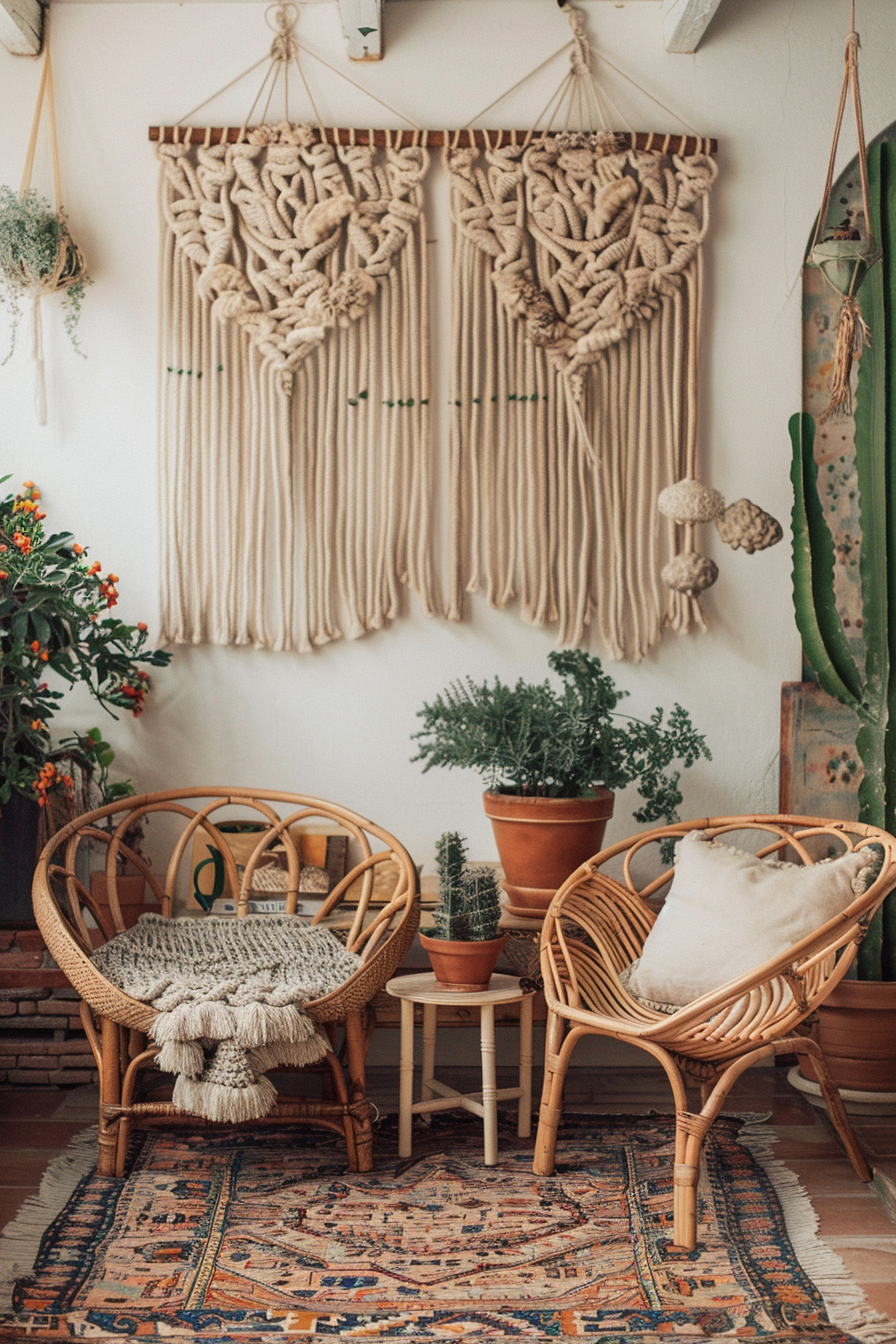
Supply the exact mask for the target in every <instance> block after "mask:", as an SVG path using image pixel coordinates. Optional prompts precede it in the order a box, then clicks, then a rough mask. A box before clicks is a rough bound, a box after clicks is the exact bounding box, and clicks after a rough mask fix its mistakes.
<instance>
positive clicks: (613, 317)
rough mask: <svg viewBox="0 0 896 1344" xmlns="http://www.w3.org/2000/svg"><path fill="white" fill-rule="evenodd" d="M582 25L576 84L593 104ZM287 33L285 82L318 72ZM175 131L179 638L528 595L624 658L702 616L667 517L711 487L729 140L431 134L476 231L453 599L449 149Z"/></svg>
mask: <svg viewBox="0 0 896 1344" xmlns="http://www.w3.org/2000/svg"><path fill="white" fill-rule="evenodd" d="M571 17H572V19H573V28H574V34H575V36H574V42H573V62H572V70H571V72H570V75H569V76H567V83H569V87H570V89H572V88H573V87H574V85H575V81H576V80H582V79H587V81H588V90H587V96H588V97H591V98H593V97H594V93H593V91H592V85H591V76H590V73H589V72H588V62H587V54H588V48H587V43H586V42H585V38H584V33H583V29H582V23H581V18H580V16H579V15H578V14H577V13H576V12H575V11H571ZM277 20H278V26H279V28H280V32H279V35H278V38H277V39H276V40H275V44H274V48H273V49H272V55H271V68H272V69H273V70H274V77H275V78H276V71H277V68H278V66H279V67H283V69H284V70H285V69H286V68H288V62H289V61H293V60H294V61H296V62H297V61H298V48H297V46H296V44H295V42H294V39H293V37H292V35H291V20H290V15H289V8H288V7H281V9H279V10H278V11H277ZM299 69H300V73H301V67H299ZM266 77H267V76H266ZM303 78H304V77H303ZM570 81H571V82H570ZM562 87H563V86H561V88H562ZM568 96H569V97H570V99H571V97H572V93H571V92H570V93H569V95H568ZM155 134H156V136H157V138H158V139H159V140H160V141H161V143H160V144H159V147H158V149H159V155H160V158H161V163H162V215H163V262H162V336H163V371H162V380H163V381H162V398H161V440H162V442H161V453H162V516H163V621H164V627H165V634H166V635H167V637H168V639H170V640H172V641H174V642H181V643H199V642H212V643H221V644H231V643H237V644H247V643H251V644H255V645H258V646H262V647H267V648H274V649H301V650H307V649H310V648H312V647H314V646H315V645H319V644H323V643H325V642H327V641H329V640H332V639H336V638H339V637H340V636H350V637H353V636H357V635H360V634H363V633H365V632H366V631H370V630H375V629H379V628H380V627H381V626H383V625H384V624H386V623H387V622H389V621H390V620H391V619H392V618H394V617H395V616H397V615H398V614H399V613H400V610H401V606H402V600H403V590H405V589H410V590H411V591H412V592H413V593H415V594H416V595H417V597H418V598H419V600H420V602H421V603H422V605H423V607H424V609H425V610H426V611H427V612H429V613H433V614H443V615H447V616H449V617H451V618H454V619H459V618H460V617H461V615H462V607H463V594H464V592H465V591H477V592H482V593H484V594H485V595H486V596H487V598H488V600H489V601H490V602H491V603H492V604H493V605H494V606H496V607H504V606H507V605H508V604H510V603H512V602H514V601H518V603H519V608H520V613H521V615H522V616H523V617H524V618H525V619H526V620H528V621H530V622H532V623H534V624H538V625H555V626H556V627H557V629H558V633H559V638H560V641H561V642H562V643H564V644H579V643H582V642H584V641H585V640H587V639H588V638H589V637H590V634H591V632H592V631H594V632H596V633H597V634H599V636H600V637H601V639H602V641H603V642H604V644H605V645H606V648H607V651H608V652H609V653H610V654H611V655H612V656H613V657H615V658H629V659H635V660H637V659H639V658H641V657H643V656H644V654H645V653H646V652H647V650H648V649H649V648H650V647H651V645H653V644H655V643H656V642H657V641H658V640H659V638H660V636H661V632H662V628H663V626H664V625H670V626H671V627H672V628H673V629H676V630H678V631H681V632H685V631H687V630H689V629H692V628H693V627H694V626H697V625H702V617H701V616H700V612H699V605H698V595H699V591H700V588H701V587H705V586H706V582H705V580H706V569H705V567H703V566H702V559H703V558H702V557H698V556H695V555H694V554H693V552H694V543H693V527H692V526H690V525H687V526H684V527H682V526H680V525H679V524H678V523H676V522H675V521H674V520H673V519H668V518H663V517H662V516H661V515H660V514H659V513H658V511H657V503H658V500H659V496H660V493H661V492H662V491H663V489H664V488H666V487H668V486H670V485H672V484H673V483H674V482H676V481H678V480H679V479H680V478H682V477H685V478H693V477H695V476H696V444H697V437H696V434H697V430H696V412H697V360H698V340H699V313H700V300H701V285H702V259H701V247H702V243H703V240H704V238H705V235H706V230H707V226H708V219H709V213H708V201H709V193H710V190H711V188H712V184H713V180H714V177H715V172H716V170H715V164H714V162H713V159H712V158H711V156H710V154H709V152H708V150H709V142H708V141H701V140H700V139H699V138H698V137H690V139H689V140H686V138H685V137H681V136H674V137H670V136H665V137H662V136H658V137H653V136H647V137H645V136H635V135H634V134H624V135H616V134H612V133H606V132H597V133H582V132H562V133H559V134H554V133H545V132H539V133H537V134H534V133H531V132H530V133H529V134H528V135H526V136H523V135H522V134H512V135H510V134H507V133H503V134H502V133H493V134H491V135H489V134H488V133H483V132H477V133H474V132H464V133H453V134H452V133H450V132H445V133H443V134H441V135H436V134H432V133H431V134H430V135H429V137H428V142H429V145H430V146H432V145H433V143H438V142H441V143H443V144H444V145H445V163H446V166H447V169H448V172H449V174H450V179H451V199H452V224H453V230H454V239H453V257H454V262H453V289H452V296H451V301H452V314H453V340H452V355H451V360H452V365H451V388H450V401H451V430H450V470H449V471H448V473H447V476H448V479H449V491H450V518H451V557H450V574H449V576H448V582H447V584H446V589H447V601H446V603H445V605H444V608H443V604H442V601H441V600H440V597H439V585H438V584H437V582H436V574H437V570H438V568H439V564H438V557H437V554H436V528H435V525H434V521H433V519H434V510H435V509H437V507H438V503H439V501H438V500H437V499H436V498H435V491H436V477H437V473H436V470H435V465H434V461H433V456H432V450H431V435H430V423H429V415H430V385H429V350H428V302H429V300H428V283H427V271H426V229H425V224H424V215H423V204H422V203H423V179H424V175H425V173H426V171H427V167H428V164H429V152H428V148H427V136H426V135H425V134H421V133H419V132H414V133H404V134H402V135H399V134H398V133H393V134H392V135H390V134H388V133H385V134H380V133H377V134H376V135H373V134H364V135H362V134H361V133H358V134H357V135H356V134H355V133H354V132H345V131H334V130H331V129H330V130H328V129H325V128H323V127H321V126H318V127H317V128H316V129H311V128H309V127H306V126H293V125H290V124H289V123H288V122H285V123H282V124H280V125H279V126H276V127H275V126H271V125H267V124H263V125H260V126H256V127H255V128H253V129H249V130H247V129H246V127H243V128H241V129H240V130H239V131H238V132H228V131H227V130H226V129H225V130H216V131H214V132H213V131H211V130H204V131H196V130H193V131H186V132H184V131H182V130H172V129H171V128H161V129H159V130H156V132H155ZM362 140H363V141H364V143H361V141H362ZM377 140H378V141H379V142H380V143H379V144H377V143H376V141H377ZM682 521H685V520H682ZM687 521H688V523H690V522H692V521H693V519H689V520H687ZM735 544H736V543H735ZM676 554H678V559H677V561H675V564H677V565H678V569H677V570H676V569H675V564H673V566H672V569H670V568H669V563H670V561H673V560H674V558H675V557H676ZM710 563H711V562H708V561H707V562H706V564H710ZM682 565H683V569H682ZM664 569H665V571H666V573H665V578H666V580H668V581H669V582H671V583H673V584H674V587H672V588H671V589H670V587H668V586H667V583H666V582H664ZM682 573H684V575H685V577H684V578H682V577H681V575H682ZM676 575H677V576H678V577H677V579H676V577H675V576H676ZM701 575H702V577H701ZM709 581H711V578H710V580H709Z"/></svg>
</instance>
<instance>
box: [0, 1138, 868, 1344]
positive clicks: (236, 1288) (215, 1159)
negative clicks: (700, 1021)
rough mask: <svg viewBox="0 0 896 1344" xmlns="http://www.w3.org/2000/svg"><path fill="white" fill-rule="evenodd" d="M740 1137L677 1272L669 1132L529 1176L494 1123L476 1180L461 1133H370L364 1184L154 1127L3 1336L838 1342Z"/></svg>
mask: <svg viewBox="0 0 896 1344" xmlns="http://www.w3.org/2000/svg"><path fill="white" fill-rule="evenodd" d="M739 1128H740V1123H739V1122H738V1121H736V1120H733V1119H722V1120H719V1121H717V1123H716V1125H715V1126H714V1129H713V1131H712V1133H711V1135H710V1137H709V1139H708V1141H707V1152H706V1164H705V1166H706V1170H705V1173H704V1178H703V1179H702V1181H701V1202H700V1210H699V1243H698V1246H697V1249H696V1250H695V1251H694V1252H692V1253H691V1254H681V1253H675V1252H673V1251H671V1250H670V1240H671V1218H670V1209H671V1203H672V1190H671V1171H672V1133H673V1125H672V1121H671V1119H670V1118H669V1117H667V1116H647V1117H644V1116H639V1117H621V1116H589V1117H579V1118H578V1119H576V1120H573V1121H571V1122H569V1123H567V1124H566V1125H565V1126H564V1127H563V1129H562V1130H561V1135H560V1142H559V1144H558V1165H557V1170H556V1173H555V1175H554V1176H552V1177H548V1178H543V1177H535V1176H533V1175H532V1170H531V1162H532V1151H531V1150H532V1144H531V1141H527V1140H519V1139H517V1138H516V1137H515V1135H514V1134H513V1131H512V1130H511V1129H510V1128H506V1129H504V1130H503V1131H502V1133H501V1136H500V1164H499V1166H497V1167H495V1168H491V1169H487V1168H485V1167H483V1165H482V1138H481V1129H480V1127H479V1125H478V1124H476V1123H474V1122H472V1121H470V1122H467V1121H466V1119H465V1118H463V1119H460V1120H454V1119H448V1118H446V1117H440V1116H436V1117H435V1118H434V1121H433V1124H432V1126H431V1127H430V1128H429V1129H425V1128H423V1127H421V1128H420V1129H419V1130H418V1131H417V1133H415V1138H414V1156H413V1158H412V1159H408V1160H399V1159H398V1158H397V1156H396V1150H397V1142H396V1126H395V1124H394V1122H393V1121H387V1122H386V1123H385V1124H384V1125H383V1126H382V1128H381V1130H380V1133H379V1135H378V1140H377V1157H378V1165H377V1169H376V1171H374V1172H372V1173H369V1174H366V1175H352V1174H347V1173H346V1171H345V1165H344V1150H341V1149H340V1145H339V1144H338V1143H337V1141H336V1140H335V1138H333V1139H332V1140H331V1138H330V1137H329V1136H323V1135H322V1133H321V1132H320V1131H314V1130H309V1129H299V1128H295V1129H288V1130H287V1129H284V1130H278V1129H274V1128H268V1129H260V1130H257V1131H255V1132H252V1131H248V1132H246V1131H234V1130H221V1129H212V1130H207V1131H202V1132H197V1131H179V1132H178V1131H174V1132H164V1133H162V1132H151V1133H149V1134H147V1135H146V1136H145V1137H144V1138H143V1139H142V1140H141V1141H139V1146H138V1147H137V1150H136V1153H135V1157H134V1162H133V1167H132V1170H131V1175H130V1176H129V1177H128V1178H127V1179H126V1180H124V1181H117V1180H114V1179H111V1178H103V1177H99V1176H96V1175H90V1176H87V1177H85V1178H84V1179H83V1180H82V1181H81V1182H80V1184H79V1185H78V1187H77V1189H76V1190H75V1192H74V1195H73V1196H72V1198H71V1199H70V1200H69V1203H68V1205H67V1206H66V1208H65V1209H64V1210H63V1212H62V1213H61V1214H60V1215H59V1217H57V1219H56V1221H55V1222H54V1223H53V1224H52V1225H51V1226H50V1227H49V1228H48V1229H47V1231H46V1232H45V1234H44V1236H43V1240H42V1242H41V1247H40V1251H39V1254H38V1256H37V1260H36V1262H35V1266H34V1271H33V1274H32V1275H30V1276H28V1277H26V1278H25V1279H21V1280H20V1281H19V1283H18V1285H17V1287H16V1289H15V1292H14V1295H13V1307H14V1313H13V1314H7V1315H6V1316H4V1317H3V1318H2V1322H0V1338H3V1339H5V1340H15V1341H17V1344H18V1341H22V1340H25V1339H27V1340H36V1341H42V1342H43V1344H46V1342H47V1341H61V1340H68V1341H70V1340H73V1339H79V1340H80V1339H85V1340H86V1339H89V1340H104V1341H111V1340H122V1339H136V1340H139V1341H141V1342H142V1344H149V1342H150V1341H158V1344H162V1341H164V1342H165V1344H179V1342H182V1341H197V1344H198V1342H200V1341H201V1342H202V1344H211V1342H213V1344H276V1341H278V1340H283V1341H284V1344H285V1341H286V1340H294V1341H309V1340H319V1341H323V1340H332V1339H334V1338H335V1339H340V1340H364V1341H373V1340H376V1341H414V1342H416V1341H429V1340H443V1341H444V1340H466V1339H470V1338H473V1339H506V1340H526V1339H579V1338H582V1337H592V1338H597V1339H599V1340H600V1341H602V1344H623V1341H624V1344H669V1341H670V1339H679V1338H683V1339H685V1340H686V1341H692V1340H699V1339H704V1338H716V1337H719V1336H722V1337H729V1338H732V1337H733V1338H735V1339H738V1340H744V1339H746V1340H774V1341H776V1342H780V1344H791V1342H792V1344H807V1341H812V1342H813V1344H846V1342H847V1341H850V1340H851V1339H853V1336H851V1335H849V1334H847V1333H844V1331H843V1330H842V1329H840V1328H838V1327H836V1326H834V1325H832V1324H830V1322H829V1320H828V1317H827V1315H826V1314H825V1308H824V1303H823V1301H822V1298H821V1295H820V1293H819V1290H818V1289H817V1287H816V1286H815V1285H814V1284H813V1283H812V1282H811V1280H810V1279H809V1278H808V1277H807V1276H806V1274H805V1272H804V1271H803V1269H802V1268H801V1267H800V1264H799V1262H798V1261H797V1259H796V1256H795V1253H794V1250H793V1247H792V1245H791V1243H790V1241H789V1240H788V1236H787V1233H786V1231H785V1226H784V1218H783V1214H782V1211H781V1206H780V1204H779V1202H778V1199H777V1197H776V1194H775V1191H774V1189H773V1186H772V1183H771V1181H770V1179H769V1177H768V1175H767V1174H766V1172H765V1171H764V1170H763V1167H762V1166H761V1165H760V1164H759V1163H758V1162H757V1161H756V1160H755V1158H754V1156H753V1155H752V1153H751V1152H750V1151H749V1148H748V1147H745V1146H743V1145H742V1144H741V1143H739V1142H738V1141H737V1134H738V1130H739ZM755 1132H756V1131H755V1130H754V1133H755ZM751 1142H752V1144H753V1146H755V1145H756V1139H755V1138H754V1139H753V1140H752V1141H751ZM862 1334H863V1336H864V1337H866V1338H874V1335H873V1334H865V1332H864V1331H863V1332H862ZM884 1337H885V1336H883V1335H881V1336H878V1338H884Z"/></svg>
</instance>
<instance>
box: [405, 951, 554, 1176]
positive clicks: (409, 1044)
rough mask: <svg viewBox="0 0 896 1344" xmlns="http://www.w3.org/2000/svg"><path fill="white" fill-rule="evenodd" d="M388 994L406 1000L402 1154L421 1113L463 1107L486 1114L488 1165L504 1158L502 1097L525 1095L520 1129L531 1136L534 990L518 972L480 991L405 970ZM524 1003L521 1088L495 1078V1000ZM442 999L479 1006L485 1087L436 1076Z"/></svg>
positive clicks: (522, 1134) (521, 1099) (494, 979)
mask: <svg viewBox="0 0 896 1344" xmlns="http://www.w3.org/2000/svg"><path fill="white" fill-rule="evenodd" d="M386 993H387V994H391V995H392V996H393V998H396V999H400V1001H401V1075H400V1091H399V1102H398V1153H399V1156H400V1157H410V1156H411V1150H412V1138H411V1127H412V1124H413V1117H414V1116H415V1115H425V1114H428V1113H429V1112H431V1111H449V1110H452V1109H454V1108H455V1107H462V1108H463V1109H464V1110H465V1111H471V1112H472V1113H473V1115H479V1116H481V1117H482V1122H483V1134H484V1149H485V1165H486V1166H487V1167H494V1166H497V1162H498V1102H499V1101H509V1100H511V1099H513V1098H515V1097H518V1098H519V1112H518V1115H519V1119H518V1123H517V1133H518V1134H519V1135H520V1137H521V1138H528V1137H529V1135H530V1133H531V1132H532V999H533V997H534V991H533V990H524V989H522V988H521V986H520V981H519V980H518V979H517V977H516V976H515V975H493V976H492V978H491V981H490V983H489V987H488V989H484V990H480V991H478V992H477V993H474V994H462V993H457V992H455V991H453V990H450V989H440V988H439V987H438V983H437V981H436V977H435V976H434V975H432V974H431V973H429V972H427V973H426V974H423V975H399V976H396V977H395V979H394V980H390V981H389V983H388V984H387V985H386ZM517 1001H519V1005H520V1058H519V1070H520V1075H519V1076H520V1081H519V1087H502V1088H498V1087H497V1084H496V1077H495V1004H496V1003H516V1002H517ZM415 1003H419V1004H422V1005H423V1078H422V1081H421V1086H420V1100H419V1101H418V1102H415V1101H414V1004H415ZM440 1004H451V1005H453V1006H455V1007H460V1006H463V1007H465V1008H476V1007H478V1009H479V1041H480V1050H481V1054H482V1091H481V1092H467V1093H464V1092H458V1091H457V1090H456V1089H455V1088H453V1087H449V1086H448V1085H447V1084H446V1083H440V1082H439V1081H438V1080H437V1079H436V1078H434V1077H433V1070H434V1065H435V1052H436V1026H437V1015H438V1011H439V1005H440Z"/></svg>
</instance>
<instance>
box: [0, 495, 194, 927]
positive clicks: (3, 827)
mask: <svg viewBox="0 0 896 1344" xmlns="http://www.w3.org/2000/svg"><path fill="white" fill-rule="evenodd" d="M8 479H9V477H3V478H0V484H3V482H4V481H6V480H8ZM44 517H45V514H44V513H43V512H42V510H41V509H40V491H39V490H38V489H37V487H36V486H35V485H34V482H33V481H26V482H25V485H24V487H23V489H22V491H21V493H19V494H17V495H12V494H9V495H7V496H6V497H5V498H2V499H0V874H2V875H3V882H2V884H0V892H2V899H0V922H2V923H17V924H21V923H22V922H30V921H31V920H32V918H33V916H32V911H31V875H32V873H33V871H34V864H35V860H36V857H37V851H38V848H39V844H40V843H41V842H42V841H43V840H45V839H46V838H48V837H49V835H50V834H51V833H52V832H53V830H55V829H56V828H57V826H58V825H59V824H61V823H63V822H64V821H65V820H66V819H67V818H68V816H69V815H73V814H74V813H75V812H77V811H80V810H83V806H84V805H85V804H84V799H83V797H82V796H81V791H82V786H83V784H84V780H85V779H87V780H88V781H89V779H90V778H91V777H92V775H93V767H92V765H91V763H90V761H89V760H88V761H87V767H88V768H87V769H86V771H83V770H82V771H81V772H78V771H72V770H71V769H70V765H71V753H70V748H62V749H61V750H60V749H54V747H53V743H52V740H51V736H50V729H49V723H50V721H51V720H52V719H53V717H54V716H55V715H56V713H57V712H58V710H59V707H60V703H61V702H62V701H63V699H64V698H65V693H64V690H60V689H57V687H58V686H60V685H61V686H63V687H65V686H66V684H67V685H69V686H71V685H74V684H76V683H78V682H80V683H83V684H84V685H86V686H87V688H88V689H89V691H90V692H91V694H92V695H93V697H94V698H95V699H96V700H97V701H98V702H99V703H100V704H101V705H102V706H103V707H104V708H105V709H107V710H108V711H109V713H112V714H113V717H114V710H115V709H129V710H131V712H132V713H133V714H134V715H139V714H140V713H141V712H142V710H143V706H144V701H145V699H146V696H147V694H148V693H149V690H150V687H151V682H150V677H149V673H148V672H147V671H146V670H145V668H146V667H147V666H149V667H164V666H165V664H166V663H167V662H168V661H169V659H170V656H171V655H170V654H168V653H165V652H164V651H162V650H160V649H150V648H147V628H146V626H145V625H144V623H143V622H142V621H141V622H139V623H138V624H137V625H127V624H126V623H125V622H124V621H121V620H119V619H118V618H117V617H116V616H114V615H112V609H113V608H114V607H115V606H116V605H117V602H118V588H117V586H116V585H117V583H118V576H117V575H116V574H112V573H106V574H103V571H102V567H101V565H100V564H99V561H93V562H91V561H90V560H89V559H88V554H87V551H86V549H85V547H83V546H81V545H80V544H79V543H78V542H76V541H75V539H74V537H73V536H72V535H71V533H68V532H57V533H51V534H50V535H47V533H46V532H45V529H44V523H43V520H44ZM51 675H52V682H53V684H51V681H50V680H48V679H47V678H48V676H51ZM100 740H102V739H100ZM76 776H77V778H76ZM87 805H88V806H89V803H88V804H87ZM41 833H42V834H41Z"/></svg>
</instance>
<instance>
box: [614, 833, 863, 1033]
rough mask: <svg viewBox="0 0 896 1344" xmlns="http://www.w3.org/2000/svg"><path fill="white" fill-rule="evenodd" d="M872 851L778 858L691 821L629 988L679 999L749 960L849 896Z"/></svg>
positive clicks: (785, 943)
mask: <svg viewBox="0 0 896 1344" xmlns="http://www.w3.org/2000/svg"><path fill="white" fill-rule="evenodd" d="M875 858H876V856H875V854H874V853H873V851H871V850H869V849H862V850H855V851H854V852H853V853H851V854H843V855H841V856H840V857H839V858H837V859H829V860H825V861H823V862H821V863H816V864H813V865H810V866H804V865H802V864H793V863H779V862H776V861H771V860H763V859H759V858H757V857H756V855H755V854H748V853H745V852H744V851H743V850H739V849H732V848H731V847H730V846H729V845H724V844H722V843H721V842H720V841H718V840H707V839H706V838H705V836H704V833H703V832H702V831H691V832H690V833H689V834H688V835H686V836H685V837H684V839H683V840H681V842H680V843H679V845H678V848H677V852H676V857H675V874H674V877H673V879H672V885H671V887H670V888H669V894H668V896H667V897H666V901H665V904H664V905H663V908H662V909H661V910H660V912H659V915H658V916H657V920H656V923H655V924H654V926H653V928H652V929H651V931H650V933H649V934H648V935H647V939H646V940H645V943H644V947H643V950H642V952H641V956H640V958H639V960H638V961H636V962H634V964H633V965H632V967H631V968H630V970H629V972H628V974H627V977H626V979H627V988H628V990H629V993H631V994H633V995H635V996H636V997H637V998H639V999H648V1000H655V1001H659V1002H661V1003H663V1004H676V1005H679V1006H681V1005H682V1004H686V1003H691V1002H692V1001H693V1000H694V999H698V998H700V996H701V995H702V994H709V993H711V992H712V991H713V990H714V989H718V988H719V987H720V986H721V985H725V984H727V983H728V981H729V980H736V979H737V977H738V976H740V975H744V974H746V972H748V971H751V970H755V969H756V967H758V966H762V965H763V964H764V963H765V962H767V961H770V960H771V959H772V958H773V957H775V956H778V955H779V954H780V953H781V952H786V951H787V949H788V947H791V946H792V945H793V944H794V943H797V942H799V941H800V939H801V938H805V937H806V936H807V934H810V933H812V932H813V930H815V929H817V928H819V927H820V926H821V925H822V924H824V923H825V922H826V921H827V920H829V919H831V918H833V916H834V915H836V914H837V913H838V912H839V911H840V910H844V909H845V908H846V907H847V906H848V905H850V904H851V903H852V902H853V901H854V900H855V898H856V896H857V895H858V894H860V893H861V892H863V891H865V890H866V889H867V885H868V878H869V873H870V872H871V871H873V865H874V863H875Z"/></svg>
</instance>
